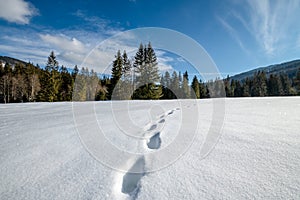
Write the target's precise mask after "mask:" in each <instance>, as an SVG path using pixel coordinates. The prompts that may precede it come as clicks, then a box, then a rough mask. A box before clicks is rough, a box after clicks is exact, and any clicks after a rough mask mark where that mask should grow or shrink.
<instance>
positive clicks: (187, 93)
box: [182, 71, 191, 99]
mask: <svg viewBox="0 0 300 200" xmlns="http://www.w3.org/2000/svg"><path fill="white" fill-rule="evenodd" d="M182 92H183V98H185V99H188V98H190V97H191V96H190V94H191V93H190V87H189V75H188V72H187V71H185V72H184V74H183V77H182Z"/></svg>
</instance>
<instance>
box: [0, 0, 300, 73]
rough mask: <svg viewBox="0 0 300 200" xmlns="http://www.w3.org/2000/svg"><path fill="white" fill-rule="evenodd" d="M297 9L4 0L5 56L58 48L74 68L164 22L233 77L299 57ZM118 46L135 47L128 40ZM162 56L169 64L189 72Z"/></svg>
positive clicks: (252, 1) (37, 56) (230, 0)
mask: <svg viewBox="0 0 300 200" xmlns="http://www.w3.org/2000/svg"><path fill="white" fill-rule="evenodd" d="M299 10H300V1H298V0H294V1H293V0H286V1H283V0H270V1H268V0H223V1H218V0H209V1H202V0H184V1H183V0H173V1H167V0H161V1H158V0H157V1H155V0H152V1H148V0H118V1H115V0H103V1H96V0H85V1H76V0H74V1H67V0H61V1H40V0H9V1H7V0H0V29H1V31H0V55H5V56H12V57H15V58H19V59H23V60H25V61H30V62H33V63H38V64H40V65H43V64H44V63H45V62H46V60H47V56H48V55H49V53H50V51H51V50H54V51H55V53H56V54H57V58H58V61H59V62H60V64H63V65H66V66H68V67H73V66H74V65H75V64H78V65H80V64H81V63H82V62H83V60H84V58H86V55H87V54H89V52H90V51H91V50H93V49H94V48H95V47H96V46H97V44H99V43H100V42H101V41H103V40H105V39H107V38H110V37H112V36H114V35H115V34H118V33H120V32H122V31H127V30H131V29H135V28H142V27H162V28H168V29H172V30H175V31H178V32H181V33H183V34H185V35H187V36H188V37H191V38H192V39H194V40H195V41H197V42H198V43H199V44H200V45H202V47H203V48H204V49H205V50H206V51H207V53H208V54H209V55H210V56H211V58H212V59H213V61H214V62H215V63H216V65H217V67H218V69H219V71H220V72H221V74H222V75H224V76H225V75H226V74H230V75H233V74H236V73H239V72H242V71H246V70H249V69H251V68H255V67H258V66H265V65H269V64H274V63H281V62H284V61H289V60H293V59H299V58H300V23H299V22H298V19H300V12H299ZM174 42H177V41H174ZM138 43H139V41H137V44H138ZM118 45H119V46H118ZM112 46H113V47H115V48H118V49H121V50H123V49H124V48H125V49H127V48H128V49H127V50H128V51H130V50H131V51H132V50H133V49H132V48H133V47H132V46H130V45H127V44H126V42H124V41H123V42H121V43H120V42H119V43H113V44H112ZM153 46H154V48H155V46H156V44H155V43H153ZM136 47H137V45H136ZM158 54H159V55H158V57H159V58H160V62H161V65H163V67H165V68H167V67H168V66H169V67H170V66H173V65H176V68H178V69H180V68H182V69H181V71H184V70H185V69H186V66H184V64H182V67H181V66H180V64H178V62H177V64H176V63H174V58H173V59H172V58H171V57H170V54H165V53H163V52H159V53H158ZM177 60H178V59H177ZM179 63H180V62H179ZM173 67H174V66H173Z"/></svg>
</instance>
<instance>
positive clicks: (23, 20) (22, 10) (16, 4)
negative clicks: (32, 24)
mask: <svg viewBox="0 0 300 200" xmlns="http://www.w3.org/2000/svg"><path fill="white" fill-rule="evenodd" d="M35 15H38V10H37V9H36V8H35V7H34V6H33V5H32V4H31V3H29V2H26V1H24V0H9V1H8V0H0V18H2V19H4V20H6V21H8V22H14V23H17V24H29V21H30V19H31V17H33V16H35Z"/></svg>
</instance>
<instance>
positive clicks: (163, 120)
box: [158, 119, 166, 124]
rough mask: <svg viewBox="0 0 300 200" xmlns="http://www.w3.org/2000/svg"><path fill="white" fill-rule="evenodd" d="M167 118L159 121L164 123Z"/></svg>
mask: <svg viewBox="0 0 300 200" xmlns="http://www.w3.org/2000/svg"><path fill="white" fill-rule="evenodd" d="M165 121H166V120H165V119H161V120H160V121H159V122H158V123H160V124H161V123H164V122H165Z"/></svg>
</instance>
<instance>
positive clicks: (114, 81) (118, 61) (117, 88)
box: [109, 50, 123, 99]
mask: <svg viewBox="0 0 300 200" xmlns="http://www.w3.org/2000/svg"><path fill="white" fill-rule="evenodd" d="M122 71H123V58H122V56H121V52H120V50H119V51H118V52H117V55H116V56H115V60H114V61H113V66H112V70H111V85H110V88H109V96H110V97H109V99H111V98H113V99H121V92H122V91H121V90H122V88H121V84H120V83H119V81H121V77H122ZM118 83H119V84H118Z"/></svg>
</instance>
